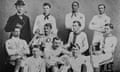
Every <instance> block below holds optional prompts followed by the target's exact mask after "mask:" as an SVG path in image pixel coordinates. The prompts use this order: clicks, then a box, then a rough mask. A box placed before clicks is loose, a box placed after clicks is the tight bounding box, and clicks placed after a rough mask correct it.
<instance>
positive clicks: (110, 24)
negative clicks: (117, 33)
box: [105, 23, 114, 29]
mask: <svg viewBox="0 0 120 72" xmlns="http://www.w3.org/2000/svg"><path fill="white" fill-rule="evenodd" d="M105 26H109V27H110V29H114V26H113V24H112V23H107V24H105Z"/></svg>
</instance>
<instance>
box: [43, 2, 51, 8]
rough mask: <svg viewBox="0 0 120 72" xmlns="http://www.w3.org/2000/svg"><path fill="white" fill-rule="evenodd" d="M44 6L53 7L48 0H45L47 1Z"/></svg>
mask: <svg viewBox="0 0 120 72" xmlns="http://www.w3.org/2000/svg"><path fill="white" fill-rule="evenodd" d="M43 6H49V8H51V4H50V3H48V2H45V3H44V4H43Z"/></svg>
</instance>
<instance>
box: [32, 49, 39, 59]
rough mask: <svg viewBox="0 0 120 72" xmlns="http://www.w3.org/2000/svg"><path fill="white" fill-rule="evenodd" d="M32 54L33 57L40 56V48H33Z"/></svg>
mask: <svg viewBox="0 0 120 72" xmlns="http://www.w3.org/2000/svg"><path fill="white" fill-rule="evenodd" d="M32 54H33V56H34V57H35V58H38V57H39V56H40V50H33V51H32Z"/></svg>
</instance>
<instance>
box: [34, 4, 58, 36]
mask: <svg viewBox="0 0 120 72" xmlns="http://www.w3.org/2000/svg"><path fill="white" fill-rule="evenodd" d="M50 9H51V4H50V3H44V4H43V10H44V12H43V14H41V15H38V16H37V17H36V20H35V24H34V27H33V34H36V33H37V34H38V33H40V34H44V25H45V24H46V23H51V24H52V33H53V34H56V35H57V27H56V20H55V18H54V17H53V16H52V15H51V13H50Z"/></svg>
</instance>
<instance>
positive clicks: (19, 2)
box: [15, 0, 25, 6]
mask: <svg viewBox="0 0 120 72" xmlns="http://www.w3.org/2000/svg"><path fill="white" fill-rule="evenodd" d="M15 5H23V6H24V5H25V3H24V1H23V0H17V1H16V3H15Z"/></svg>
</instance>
